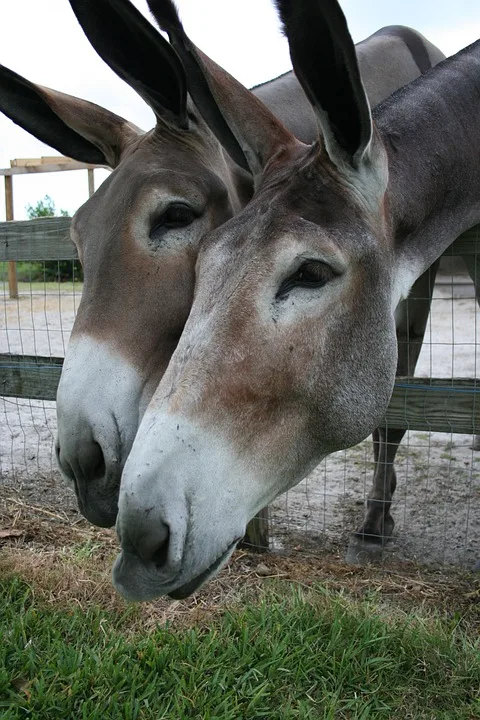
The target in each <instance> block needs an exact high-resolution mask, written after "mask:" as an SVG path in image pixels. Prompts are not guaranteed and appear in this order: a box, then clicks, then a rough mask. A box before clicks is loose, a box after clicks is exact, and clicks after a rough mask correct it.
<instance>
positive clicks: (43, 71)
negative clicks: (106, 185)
mask: <svg viewBox="0 0 480 720" xmlns="http://www.w3.org/2000/svg"><path fill="white" fill-rule="evenodd" d="M134 4H135V5H136V6H137V7H138V8H139V9H140V10H141V11H142V12H143V13H144V14H145V15H147V16H148V10H147V5H146V0H134ZM177 4H178V6H179V7H180V13H181V17H182V19H183V22H184V25H185V28H186V30H187V32H188V34H189V35H190V37H191V38H192V40H194V42H195V43H196V44H197V45H198V46H199V47H200V48H201V49H202V50H203V51H204V52H206V53H207V54H208V55H210V57H212V58H213V59H214V60H216V61H217V62H218V63H219V64H220V65H222V66H223V67H224V68H225V69H226V70H228V71H229V72H231V73H232V74H233V75H235V77H237V78H238V79H239V80H240V81H241V82H243V83H244V84H245V85H247V86H251V85H254V84H257V83H259V82H262V81H264V80H267V79H269V78H271V77H275V76H276V75H279V74H280V73H282V72H284V71H285V70H288V69H289V68H290V59H289V56H288V46H287V43H286V40H285V39H284V38H283V37H282V35H281V33H280V30H279V25H278V21H277V18H276V13H275V11H274V9H273V4H272V1H271V0H240V1H238V0H237V1H236V2H233V0H177ZM341 4H342V7H343V9H344V11H345V14H346V16H347V19H348V21H349V26H350V31H351V33H352V35H353V38H354V40H355V41H359V40H362V39H363V38H365V37H367V36H368V35H370V34H371V33H372V32H374V31H375V30H378V28H380V27H382V26H384V25H395V24H398V25H410V26H411V27H414V28H416V29H417V30H420V32H422V33H423V34H424V35H425V36H426V37H427V38H428V39H429V40H430V41H431V42H433V43H434V44H436V45H437V46H438V47H440V48H441V50H443V52H444V53H446V54H447V55H450V54H453V53H455V52H457V51H458V50H460V49H461V48H462V47H465V46H466V45H468V44H470V43H471V42H473V41H474V40H477V39H478V38H479V37H480V1H479V0H455V1H453V0H441V1H440V2H439V0H341ZM0 13H1V29H0V63H2V64H3V65H6V66H7V67H9V68H11V69H12V70H15V71H16V72H18V73H20V74H21V75H23V76H25V77H26V78H28V79H29V80H32V81H33V82H37V83H39V84H42V85H46V86H48V87H52V88H54V89H56V90H61V91H62V92H66V93H70V94H71V95H77V96H78V97H82V98H85V99H87V100H91V101H93V102H96V103H97V104H99V105H103V106H104V107H106V108H108V109H110V110H112V111H114V112H116V113H117V114H119V115H122V116H123V117H125V118H127V119H128V120H131V121H133V122H134V123H136V124H137V125H139V126H140V127H143V128H144V129H145V130H147V129H149V128H150V127H152V126H153V114H152V113H151V111H150V110H149V108H148V107H147V106H146V105H145V104H144V103H143V101H142V100H141V99H140V98H139V97H138V96H137V95H136V94H135V93H134V91H133V90H131V89H130V88H129V86H128V85H126V84H125V83H123V82H122V81H121V80H119V79H118V78H117V77H116V76H115V75H114V73H113V72H112V71H111V70H110V69H109V68H108V67H107V65H105V63H104V62H103V61H102V60H101V59H100V58H99V57H98V56H97V54H96V53H95V51H94V50H93V48H92V47H91V46H90V44H89V42H88V40H87V39H86V38H85V36H84V34H83V31H82V29H81V28H80V26H79V24H78V22H77V20H76V18H75V16H74V14H73V12H72V10H71V7H70V4H69V2H68V0H42V2H40V1H39V0H15V1H14V2H12V1H11V0H0ZM55 154H58V153H57V152H56V151H54V150H52V149H51V148H49V147H48V146H46V145H43V144H42V143H40V142H39V141H38V140H36V139H35V138H34V137H33V136H31V135H29V134H28V133H26V132H25V131H23V130H21V129H20V128H19V127H18V126H16V125H15V124H14V123H12V122H11V121H10V120H8V119H7V118H6V117H5V116H4V115H2V114H1V113H0V167H8V166H9V164H10V160H11V159H13V158H21V157H40V156H41V155H55ZM95 174H96V183H97V185H98V183H99V182H100V180H101V178H102V177H105V176H106V174H105V172H104V171H98V170H97V171H95ZM13 186H14V204H15V218H16V219H19V220H20V219H23V218H24V217H26V214H25V205H26V204H27V203H32V204H35V202H36V201H37V200H39V199H41V198H43V196H44V195H45V194H48V195H50V196H51V197H52V198H53V200H54V201H55V204H56V207H57V210H58V209H60V208H63V209H66V210H69V211H70V212H74V211H75V210H76V208H77V207H78V206H79V205H81V204H82V202H84V201H85V200H86V198H87V173H86V172H85V171H83V172H82V171H76V172H67V173H51V174H41V175H27V176H16V177H15V178H14V182H13ZM4 218H5V204H4V194H3V189H2V188H0V220H3V219H4Z"/></svg>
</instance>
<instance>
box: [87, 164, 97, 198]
mask: <svg viewBox="0 0 480 720" xmlns="http://www.w3.org/2000/svg"><path fill="white" fill-rule="evenodd" d="M87 173H88V197H89V198H90V197H92V195H93V193H94V192H95V177H94V175H93V168H88V170H87Z"/></svg>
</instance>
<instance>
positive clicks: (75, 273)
mask: <svg viewBox="0 0 480 720" xmlns="http://www.w3.org/2000/svg"><path fill="white" fill-rule="evenodd" d="M25 210H26V211H27V216H28V219H29V220H34V219H35V218H42V217H55V216H56V210H55V203H54V202H53V200H52V198H51V197H50V196H49V195H45V197H44V198H43V200H38V202H37V204H36V205H27V206H26V208H25ZM60 217H70V215H69V213H68V211H67V210H60ZM17 277H18V279H19V280H20V282H67V281H75V282H81V281H83V270H82V266H81V265H80V262H79V261H78V260H46V261H39V262H29V263H18V264H17Z"/></svg>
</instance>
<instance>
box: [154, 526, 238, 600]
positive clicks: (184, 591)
mask: <svg viewBox="0 0 480 720" xmlns="http://www.w3.org/2000/svg"><path fill="white" fill-rule="evenodd" d="M241 539H242V538H237V540H235V541H234V542H233V543H232V544H231V545H229V546H228V548H227V549H226V550H225V552H224V553H222V555H220V557H219V558H217V559H216V560H215V562H213V563H212V564H211V565H210V566H209V567H208V568H207V569H206V570H204V571H203V572H201V573H200V575H197V577H195V578H193V580H190V581H189V582H188V583H185V585H181V586H180V587H178V588H176V589H175V590H172V592H169V593H168V596H169V597H171V598H172V600H184V599H185V598H187V597H188V596H189V595H192V593H194V592H195V591H196V590H198V588H199V587H201V585H203V584H204V583H205V582H206V581H207V580H208V579H209V578H211V577H212V576H213V575H215V573H216V572H217V570H219V569H220V567H221V566H222V565H223V564H224V563H225V562H227V560H228V558H229V557H230V555H231V554H232V553H233V551H234V550H235V548H236V546H237V543H238V542H240V540H241Z"/></svg>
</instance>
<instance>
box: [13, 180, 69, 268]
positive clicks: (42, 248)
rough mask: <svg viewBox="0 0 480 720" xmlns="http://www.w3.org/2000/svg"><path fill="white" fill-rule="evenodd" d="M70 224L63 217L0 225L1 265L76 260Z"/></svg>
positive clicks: (67, 219)
mask: <svg viewBox="0 0 480 720" xmlns="http://www.w3.org/2000/svg"><path fill="white" fill-rule="evenodd" d="M9 180H11V178H9ZM70 223H71V219H70V218H66V217H58V218H36V219H35V220H16V221H14V222H8V223H0V262H6V261H11V260H76V259H77V257H78V256H77V250H76V248H75V245H74V244H73V243H72V241H71V240H70Z"/></svg>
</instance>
